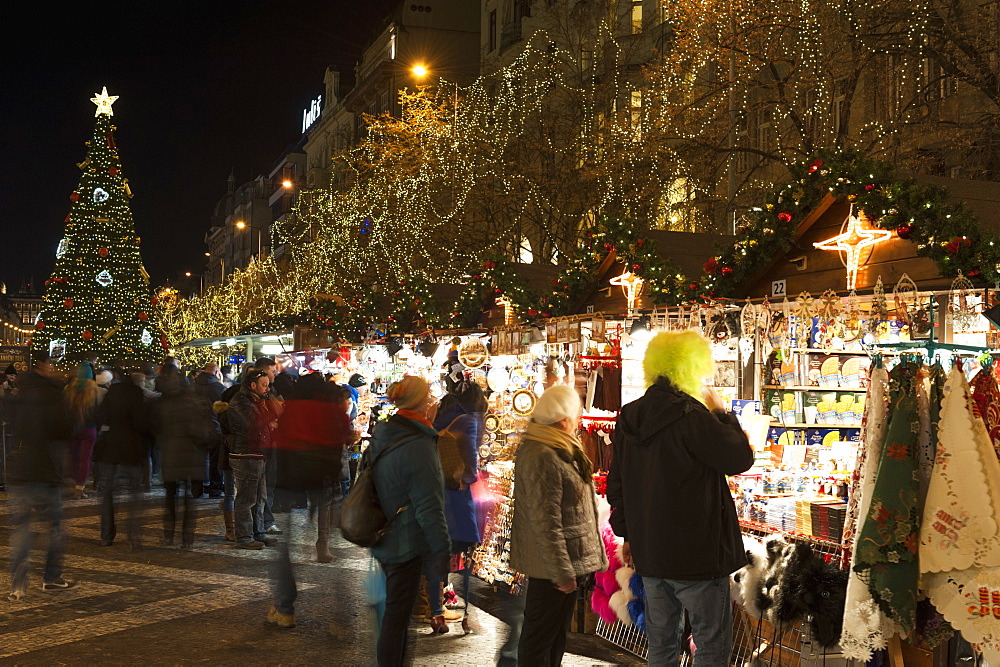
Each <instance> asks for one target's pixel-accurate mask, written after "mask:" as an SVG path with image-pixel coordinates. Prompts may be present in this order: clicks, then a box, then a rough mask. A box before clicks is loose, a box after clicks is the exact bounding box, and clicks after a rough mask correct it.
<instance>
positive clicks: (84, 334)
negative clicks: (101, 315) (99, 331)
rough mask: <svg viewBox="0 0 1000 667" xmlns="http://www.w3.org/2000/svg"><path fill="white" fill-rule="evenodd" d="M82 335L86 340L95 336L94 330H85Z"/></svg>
mask: <svg viewBox="0 0 1000 667" xmlns="http://www.w3.org/2000/svg"><path fill="white" fill-rule="evenodd" d="M80 336H81V337H82V338H83V339H84V340H90V339H91V338H93V337H94V333H93V332H92V331H84V332H83V333H82V334H80Z"/></svg>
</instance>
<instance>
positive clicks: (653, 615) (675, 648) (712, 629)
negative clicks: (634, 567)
mask: <svg viewBox="0 0 1000 667" xmlns="http://www.w3.org/2000/svg"><path fill="white" fill-rule="evenodd" d="M642 583H643V585H644V586H645V587H646V634H647V635H648V638H649V653H648V655H647V656H646V659H647V660H648V661H649V664H650V665H676V664H677V661H678V659H679V657H680V652H681V641H682V640H683V639H684V636H683V635H684V610H685V609H686V610H687V613H688V619H689V620H690V621H691V636H692V637H693V638H694V643H695V646H697V647H698V649H697V651H696V652H695V658H694V661H693V662H692V665H695V666H700V667H718V666H719V665H728V664H729V654H730V653H731V652H732V649H733V609H732V603H731V601H730V599H729V577H720V578H718V579H707V580H701V581H685V580H681V579H655V578H653V577H643V578H642Z"/></svg>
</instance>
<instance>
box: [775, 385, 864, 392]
mask: <svg viewBox="0 0 1000 667" xmlns="http://www.w3.org/2000/svg"><path fill="white" fill-rule="evenodd" d="M761 389H782V390H784V391H853V392H854V393H856V394H864V393H865V392H867V391H868V390H867V389H866V388H864V387H820V386H819V385H790V386H787V387H783V386H781V385H780V384H765V385H763V386H762V387H761Z"/></svg>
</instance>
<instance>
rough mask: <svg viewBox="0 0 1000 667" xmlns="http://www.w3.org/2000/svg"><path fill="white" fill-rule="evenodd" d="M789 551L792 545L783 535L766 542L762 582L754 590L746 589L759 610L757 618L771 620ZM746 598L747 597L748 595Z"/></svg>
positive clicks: (772, 537)
mask: <svg viewBox="0 0 1000 667" xmlns="http://www.w3.org/2000/svg"><path fill="white" fill-rule="evenodd" d="M789 549H791V545H790V544H788V542H787V541H786V540H785V538H784V537H783V536H781V535H771V536H770V537H768V538H767V539H766V540H765V541H764V553H765V560H764V565H763V571H762V572H761V575H760V580H759V582H758V583H757V584H755V585H754V587H753V588H752V589H751V588H748V589H746V591H752V595H753V598H752V599H753V602H752V604H753V606H754V607H756V609H757V612H758V614H757V616H756V617H757V618H760V617H761V616H764V617H765V618H767V619H768V620H769V621H770V619H771V607H773V606H774V596H775V592H776V590H777V586H778V577H779V575H780V574H781V571H782V564H783V562H784V559H785V557H786V555H787V552H788V550H789ZM744 597H747V595H746V593H744ZM748 604H749V603H748Z"/></svg>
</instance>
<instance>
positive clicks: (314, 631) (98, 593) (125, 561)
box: [0, 491, 639, 665]
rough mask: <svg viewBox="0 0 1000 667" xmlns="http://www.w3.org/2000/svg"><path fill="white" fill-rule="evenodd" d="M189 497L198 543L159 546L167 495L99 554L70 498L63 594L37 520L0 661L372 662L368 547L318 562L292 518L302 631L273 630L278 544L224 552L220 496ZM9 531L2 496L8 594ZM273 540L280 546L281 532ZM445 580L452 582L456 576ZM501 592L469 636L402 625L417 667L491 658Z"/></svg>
mask: <svg viewBox="0 0 1000 667" xmlns="http://www.w3.org/2000/svg"><path fill="white" fill-rule="evenodd" d="M193 502H194V506H195V508H196V516H197V537H196V543H195V546H194V548H193V549H190V550H182V549H180V548H179V547H177V546H173V547H162V546H159V545H158V544H157V541H158V539H159V537H160V534H161V531H160V528H159V525H160V509H159V508H160V503H162V492H160V493H159V494H158V493H156V492H155V491H154V493H151V494H146V495H145V496H144V497H143V500H142V502H141V503H139V505H138V513H139V515H140V517H141V523H142V526H143V542H144V548H143V550H141V551H138V552H133V551H132V550H131V549H129V547H128V545H127V542H126V540H125V539H124V537H125V536H124V534H123V532H122V530H123V528H124V521H123V519H124V516H123V513H124V505H125V504H124V503H123V504H122V505H123V507H122V508H121V509H119V516H120V517H121V518H119V539H118V541H116V543H115V544H114V545H112V546H110V547H102V546H100V537H99V530H100V517H99V514H98V507H99V506H98V501H97V500H95V499H88V500H71V501H66V502H65V503H64V505H63V514H64V530H65V532H66V535H67V544H66V547H67V548H66V566H65V571H64V576H65V577H66V578H67V579H72V580H74V581H76V582H77V585H76V586H75V587H74V588H72V589H70V590H66V591H58V592H43V591H42V590H41V568H42V559H43V557H44V548H45V544H46V540H47V535H46V534H45V530H44V526H43V525H41V524H36V525H34V526H33V530H34V531H35V532H36V535H35V543H34V545H33V551H32V571H31V581H30V587H29V589H28V594H27V596H26V597H25V599H24V600H22V601H20V602H7V601H6V599H3V598H0V664H4V665H6V664H38V663H45V664H84V663H86V664H97V663H102V664H105V663H109V662H113V663H122V664H136V663H142V664H148V663H188V662H217V663H226V664H234V663H253V664H259V663H273V664H281V663H284V664H288V663H295V664H315V663H326V664H372V663H373V662H374V657H373V656H374V651H373V646H374V635H373V632H372V620H371V619H372V614H371V612H370V610H369V607H368V606H367V605H366V601H365V596H364V593H363V588H362V582H363V579H364V577H365V575H366V574H367V572H368V567H369V558H368V555H367V552H366V551H365V550H363V549H360V548H357V547H354V546H353V545H351V544H349V543H347V542H345V541H343V540H341V539H340V538H339V537H337V538H335V539H333V540H331V550H332V551H333V553H334V554H335V556H336V559H335V560H334V562H333V563H329V564H320V563H316V562H315V557H316V553H315V548H314V546H313V545H314V542H315V529H314V528H313V527H312V526H310V525H309V522H308V515H307V512H306V511H305V510H295V511H293V512H292V514H291V523H292V530H291V541H290V544H291V550H292V559H293V561H294V563H295V568H296V578H297V580H298V584H299V598H298V600H297V601H296V605H295V611H296V621H297V626H296V627H295V628H292V629H282V628H278V627H277V626H276V625H273V624H269V623H267V621H266V615H267V609H268V606H269V601H270V584H269V581H268V563H269V561H270V559H271V556H272V554H273V550H272V549H264V550H263V551H256V552H255V551H245V550H241V549H234V548H231V546H230V543H228V542H226V541H225V540H224V539H222V533H223V523H222V513H221V512H220V511H219V501H218V500H209V499H207V498H206V499H200V500H196V501H193ZM284 516H285V515H280V516H279V521H280V519H283V518H284ZM279 525H280V523H279ZM9 537H10V527H9V506H8V503H7V501H6V495H5V494H3V493H2V492H0V559H2V560H3V566H2V570H3V571H2V573H0V591H2V592H3V593H4V598H5V593H6V591H7V590H9V588H10V578H9V567H8V565H9V558H10V549H9V547H8V544H9ZM277 537H278V539H279V540H287V539H288V538H289V535H288V533H287V532H286V534H284V535H279V536H277ZM178 541H179V535H178ZM453 579H454V580H456V583H457V579H458V577H453ZM474 581H475V580H474ZM505 598H509V596H507V594H505V593H496V592H494V591H493V590H492V589H490V588H489V587H487V586H485V585H483V584H481V583H478V584H477V586H476V593H475V595H474V596H473V599H474V600H477V601H480V602H481V605H480V606H479V607H473V608H472V611H471V615H470V618H471V619H472V623H473V626H474V630H475V632H473V633H472V634H470V635H463V634H462V630H461V627H460V626H459V624H457V623H456V624H453V626H452V632H451V633H449V634H445V635H435V636H432V635H429V634H428V632H429V626H427V625H425V624H423V623H418V622H415V623H414V624H413V625H412V626H411V631H410V635H411V640H412V647H413V652H412V655H413V656H415V663H416V664H418V665H485V664H493V663H495V656H496V654H497V650H498V648H499V646H500V645H501V644H502V643H503V641H504V640H505V638H506V633H507V625H506V624H504V623H503V622H502V621H501V620H500V619H499V618H497V616H496V615H494V614H497V615H499V616H503V613H502V609H503V607H504V604H505V602H506V600H505ZM487 609H489V610H490V611H491V612H492V613H490V612H488V611H486V610H487ZM498 610H501V611H498ZM638 662H639V661H638V660H637V659H636V658H635V657H634V656H632V655H631V654H628V653H623V652H622V651H620V650H618V649H616V648H615V647H613V646H612V645H610V644H609V643H607V642H605V641H604V640H603V639H600V638H598V637H595V636H592V635H580V634H571V636H570V639H569V645H568V649H567V655H566V660H565V663H564V664H567V665H605V664H631V663H638Z"/></svg>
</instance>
